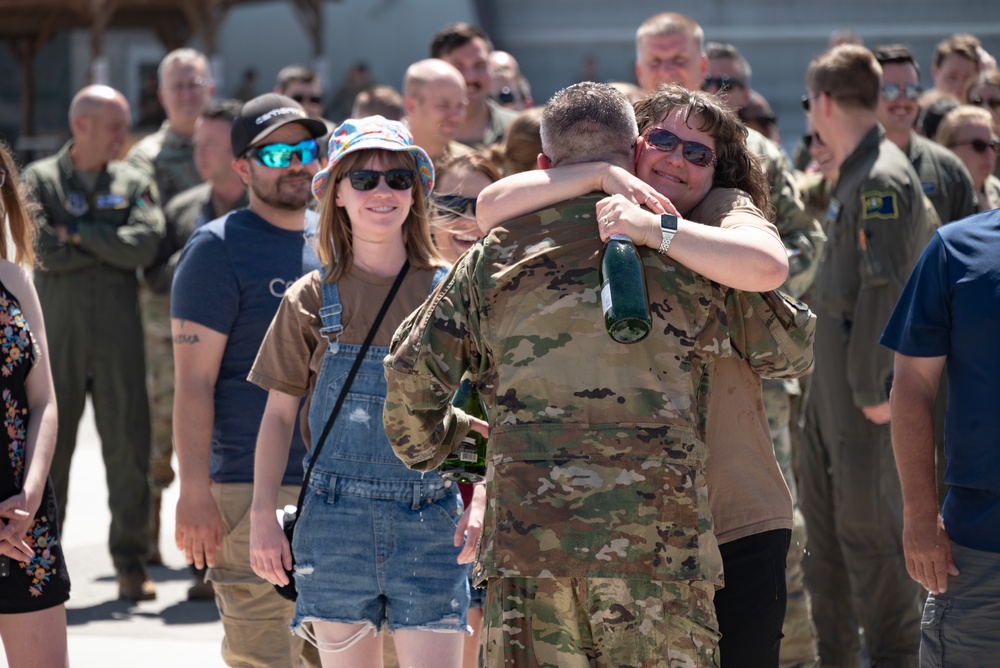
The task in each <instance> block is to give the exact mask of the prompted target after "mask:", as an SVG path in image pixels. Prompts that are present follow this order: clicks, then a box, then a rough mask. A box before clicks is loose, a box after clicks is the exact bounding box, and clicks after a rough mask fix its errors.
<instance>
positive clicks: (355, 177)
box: [343, 169, 417, 191]
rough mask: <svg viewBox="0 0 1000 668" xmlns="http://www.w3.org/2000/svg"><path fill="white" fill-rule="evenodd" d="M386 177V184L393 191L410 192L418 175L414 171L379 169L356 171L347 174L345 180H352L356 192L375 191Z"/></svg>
mask: <svg viewBox="0 0 1000 668" xmlns="http://www.w3.org/2000/svg"><path fill="white" fill-rule="evenodd" d="M383 176H384V177H385V184H386V185H387V186H389V187H390V188H392V189H393V190H409V189H410V188H412V187H413V180H414V179H415V178H416V177H417V173H416V172H414V171H413V170H412V169H390V170H387V171H384V172H380V171H378V170H377V169H356V170H354V171H353V172H347V173H346V174H344V176H343V178H346V179H350V181H351V187H352V188H354V189H355V190H362V191H364V190H375V188H377V187H378V182H379V180H381V178H382V177H383Z"/></svg>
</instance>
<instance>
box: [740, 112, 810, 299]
mask: <svg viewBox="0 0 1000 668" xmlns="http://www.w3.org/2000/svg"><path fill="white" fill-rule="evenodd" d="M747 148H748V149H749V150H750V152H751V153H753V154H754V155H756V156H757V158H759V159H760V162H761V167H762V168H763V169H764V175H765V176H766V177H767V182H768V184H769V185H770V186H771V204H772V205H773V206H774V225H775V227H777V228H778V234H780V235H781V241H782V243H784V244H785V249H786V251H787V252H788V279H787V280H786V281H785V285H784V286H783V289H784V290H786V291H787V292H788V293H789V294H791V295H792V296H793V297H801V296H802V295H803V294H804V293H805V292H806V291H807V290H808V289H809V286H811V285H812V282H813V280H814V279H815V278H816V267H817V265H818V264H819V256H820V253H821V252H822V249H823V242H824V241H826V237H825V236H824V234H823V227H822V224H821V223H820V221H818V220H817V219H816V217H815V216H814V215H812V213H811V212H810V211H808V209H807V208H806V205H805V203H804V202H803V201H802V197H801V194H800V193H799V185H798V182H797V180H796V178H795V175H794V174H793V172H792V170H791V167H790V166H789V164H788V159H787V158H786V157H785V155H784V154H783V153H782V152H781V149H779V148H778V147H777V146H776V145H775V144H774V143H773V142H772V141H771V140H769V139H768V138H767V137H765V136H764V135H762V134H760V133H759V132H757V131H756V130H752V129H749V128H748V134H747Z"/></svg>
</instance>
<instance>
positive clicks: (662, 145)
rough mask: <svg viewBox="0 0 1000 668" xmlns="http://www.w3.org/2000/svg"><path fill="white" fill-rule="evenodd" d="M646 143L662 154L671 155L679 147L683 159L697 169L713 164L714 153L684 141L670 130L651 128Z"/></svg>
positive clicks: (697, 143) (698, 144) (693, 142)
mask: <svg viewBox="0 0 1000 668" xmlns="http://www.w3.org/2000/svg"><path fill="white" fill-rule="evenodd" d="M646 143H647V144H649V145H650V146H652V147H653V148H655V149H656V150H657V151H663V152H664V153H673V152H674V149H675V148H677V147H678V146H680V147H681V155H682V156H684V159H685V160H687V161H688V162H690V163H691V164H692V165H696V166H698V167H710V166H712V165H714V164H715V151H713V150H712V149H710V148H709V147H707V146H705V145H704V144H701V143H699V142H696V141H684V140H683V139H681V138H680V137H678V136H677V135H675V134H674V133H673V132H671V131H670V130H664V129H663V128H653V129H652V130H650V131H649V132H648V133H646Z"/></svg>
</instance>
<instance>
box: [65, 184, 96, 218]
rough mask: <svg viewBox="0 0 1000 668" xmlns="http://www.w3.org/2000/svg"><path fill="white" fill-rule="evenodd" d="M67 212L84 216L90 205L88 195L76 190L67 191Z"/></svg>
mask: <svg viewBox="0 0 1000 668" xmlns="http://www.w3.org/2000/svg"><path fill="white" fill-rule="evenodd" d="M65 206H66V213H68V214H69V215H71V216H82V215H83V214H85V213H87V210H88V209H90V206H89V205H88V204H87V197H86V196H85V195H84V194H83V193H81V192H77V191H76V190H71V191H69V192H68V193H66V204H65Z"/></svg>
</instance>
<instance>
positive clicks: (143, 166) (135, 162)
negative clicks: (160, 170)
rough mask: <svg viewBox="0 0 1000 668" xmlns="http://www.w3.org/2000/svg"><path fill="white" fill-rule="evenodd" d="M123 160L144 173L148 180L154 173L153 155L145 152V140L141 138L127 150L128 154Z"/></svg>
mask: <svg viewBox="0 0 1000 668" xmlns="http://www.w3.org/2000/svg"><path fill="white" fill-rule="evenodd" d="M125 162H126V163H128V164H129V165H131V166H132V167H135V168H136V169H137V170H139V171H140V172H142V173H143V174H145V175H146V176H147V177H149V179H150V180H152V179H153V177H154V176H155V175H156V166H155V165H153V157H152V156H151V155H149V154H148V153H147V152H146V142H145V141H143V140H140V141H139V142H138V143H136V144H135V146H133V147H132V148H131V149H130V150H129V152H128V155H126V156H125Z"/></svg>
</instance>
